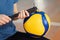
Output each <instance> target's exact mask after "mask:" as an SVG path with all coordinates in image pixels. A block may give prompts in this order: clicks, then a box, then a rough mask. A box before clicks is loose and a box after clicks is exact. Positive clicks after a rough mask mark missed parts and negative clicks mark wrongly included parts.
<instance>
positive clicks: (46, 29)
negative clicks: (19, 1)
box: [35, 12, 49, 35]
mask: <svg viewBox="0 0 60 40" xmlns="http://www.w3.org/2000/svg"><path fill="white" fill-rule="evenodd" d="M35 13H38V14H40V15H42V22H43V25H44V27H45V32H44V34H43V35H45V33H46V32H47V31H48V28H49V24H48V21H47V19H46V17H45V13H44V12H35Z"/></svg>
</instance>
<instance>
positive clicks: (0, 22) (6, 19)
mask: <svg viewBox="0 0 60 40" xmlns="http://www.w3.org/2000/svg"><path fill="white" fill-rule="evenodd" d="M10 21H11V18H9V17H8V16H7V15H4V14H0V25H4V24H6V23H9V22H10Z"/></svg>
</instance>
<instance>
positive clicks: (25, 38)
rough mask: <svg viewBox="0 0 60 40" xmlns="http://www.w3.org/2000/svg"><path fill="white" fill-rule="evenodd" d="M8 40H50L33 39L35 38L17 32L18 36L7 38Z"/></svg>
mask: <svg viewBox="0 0 60 40" xmlns="http://www.w3.org/2000/svg"><path fill="white" fill-rule="evenodd" d="M6 40H49V39H47V38H45V37H40V38H33V37H29V36H28V35H27V34H26V33H22V32H16V34H14V35H13V36H11V37H9V38H7V39H6Z"/></svg>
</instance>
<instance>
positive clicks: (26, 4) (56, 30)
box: [14, 0, 60, 40]
mask: <svg viewBox="0 0 60 40" xmlns="http://www.w3.org/2000/svg"><path fill="white" fill-rule="evenodd" d="M43 5H45V7H44V12H45V13H47V14H48V15H49V17H50V19H51V26H50V30H49V32H48V33H47V34H46V35H45V37H47V38H49V39H51V40H60V38H59V37H60V0H44V4H43ZM33 6H34V5H33V0H19V2H18V3H17V8H18V11H20V10H23V9H25V10H26V9H29V8H31V7H33ZM14 24H15V25H16V28H17V30H19V31H20V32H25V31H24V28H23V19H19V20H17V21H14Z"/></svg>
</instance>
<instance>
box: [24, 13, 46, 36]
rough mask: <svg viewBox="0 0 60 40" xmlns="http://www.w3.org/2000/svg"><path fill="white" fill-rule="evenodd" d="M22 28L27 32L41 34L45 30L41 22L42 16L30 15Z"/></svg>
mask: <svg viewBox="0 0 60 40" xmlns="http://www.w3.org/2000/svg"><path fill="white" fill-rule="evenodd" d="M24 28H25V30H26V31H27V32H28V33H31V34H34V35H38V36H41V35H43V34H44V32H45V28H44V25H43V23H42V16H41V15H40V14H34V15H32V16H31V17H30V18H29V19H28V20H27V21H26V22H25V23H24Z"/></svg>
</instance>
